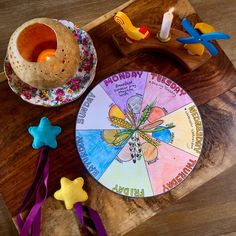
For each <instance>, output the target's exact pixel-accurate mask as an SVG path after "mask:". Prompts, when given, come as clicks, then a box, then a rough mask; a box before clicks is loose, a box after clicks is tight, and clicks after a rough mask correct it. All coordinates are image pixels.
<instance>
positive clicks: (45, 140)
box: [28, 117, 61, 149]
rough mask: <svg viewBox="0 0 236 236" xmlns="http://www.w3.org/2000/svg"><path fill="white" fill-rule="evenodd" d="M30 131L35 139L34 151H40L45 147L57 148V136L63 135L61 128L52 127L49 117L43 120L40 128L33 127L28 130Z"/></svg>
mask: <svg viewBox="0 0 236 236" xmlns="http://www.w3.org/2000/svg"><path fill="white" fill-rule="evenodd" d="M28 131H29V133H30V134H31V135H32V136H33V138H34V141H33V143H32V147H33V148H34V149H38V148H41V147H43V146H48V147H50V148H56V147H57V140H56V136H57V135H58V134H60V133H61V127H59V126H52V125H51V122H50V120H49V119H48V118H47V117H43V118H41V120H40V123H39V125H38V126H32V127H30V128H29V129H28Z"/></svg>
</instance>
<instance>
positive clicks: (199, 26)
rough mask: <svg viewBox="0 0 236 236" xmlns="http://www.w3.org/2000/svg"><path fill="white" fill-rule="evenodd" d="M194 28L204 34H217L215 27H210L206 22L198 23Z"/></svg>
mask: <svg viewBox="0 0 236 236" xmlns="http://www.w3.org/2000/svg"><path fill="white" fill-rule="evenodd" d="M194 28H195V29H198V30H199V31H200V32H201V33H202V34H206V33H212V32H215V28H214V27H213V26H211V25H208V24H206V23H204V22H202V23H197V24H196V25H195V27H194Z"/></svg>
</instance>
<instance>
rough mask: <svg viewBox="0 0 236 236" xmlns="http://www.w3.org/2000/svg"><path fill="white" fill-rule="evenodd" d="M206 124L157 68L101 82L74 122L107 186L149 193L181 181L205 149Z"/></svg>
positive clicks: (84, 151)
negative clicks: (204, 126) (203, 123)
mask: <svg viewBox="0 0 236 236" xmlns="http://www.w3.org/2000/svg"><path fill="white" fill-rule="evenodd" d="M202 143H203V126H202V120H201V117H200V114H199V112H198V109H197V107H196V105H195V104H194V102H193V101H192V99H191V98H190V96H189V95H188V94H187V93H186V92H185V91H184V90H183V89H182V88H181V87H180V86H179V85H178V84H176V83H175V82H174V81H172V80H170V79H168V78H166V77H164V76H162V75H158V74H155V73H149V72H144V71H127V72H122V73H119V74H115V75H112V76H110V77H108V78H107V79H105V80H104V81H103V82H101V83H100V84H98V85H97V86H96V87H95V88H94V89H93V90H92V91H91V92H90V93H89V94H88V95H87V97H86V98H85V100H84V102H83V104H82V105H81V107H80V110H79V113H78V116H77V122H76V144H77V149H78V152H79V154H80V158H81V160H82V162H83V164H84V165H85V167H86V168H87V170H88V171H89V173H90V174H91V175H92V176H93V177H94V178H95V179H96V180H97V181H98V182H100V183H101V184H102V185H104V186H105V187H106V188H108V189H110V190H112V191H113V192H116V193H119V194H121V195H125V196H129V197H150V196H154V195H159V194H162V193H165V192H167V191H169V190H171V189H173V188H174V187H176V186H177V185H179V184H180V183H181V182H182V181H183V180H184V179H186V177H187V176H188V175H189V174H190V173H191V171H192V170H193V168H194V166H195V165H196V163H197V160H198V158H199V155H200V153H201V150H202Z"/></svg>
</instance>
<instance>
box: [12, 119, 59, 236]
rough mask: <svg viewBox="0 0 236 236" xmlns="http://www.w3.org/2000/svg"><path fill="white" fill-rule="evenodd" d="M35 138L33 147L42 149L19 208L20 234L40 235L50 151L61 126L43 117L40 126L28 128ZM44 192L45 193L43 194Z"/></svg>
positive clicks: (17, 219)
mask: <svg viewBox="0 0 236 236" xmlns="http://www.w3.org/2000/svg"><path fill="white" fill-rule="evenodd" d="M28 131H29V133H30V135H31V136H33V138H34V140H33V143H32V147H33V148H34V149H41V153H40V156H39V160H38V165H37V169H36V173H35V177H34V180H33V182H32V184H31V186H30V188H29V189H28V191H27V193H26V195H25V197H24V200H23V202H22V204H21V206H20V207H19V209H18V215H17V217H16V222H17V225H18V229H19V235H20V236H28V235H30V234H31V235H32V236H39V235H40V222H41V208H42V206H43V203H44V201H45V200H46V198H47V193H48V176H49V160H48V152H49V149H50V148H53V149H55V148H56V147H57V141H56V136H57V135H59V134H60V133H61V127H59V126H52V125H51V123H50V121H49V119H48V118H46V117H43V118H41V120H40V123H39V125H38V126H32V127H30V128H29V129H28ZM42 192H43V194H42ZM33 197H34V205H33V207H32V208H31V209H30V211H29V213H28V214H27V216H26V217H25V218H24V219H23V218H22V216H21V213H23V212H24V211H25V210H26V209H27V208H28V206H29V204H30V202H31V201H32V199H33Z"/></svg>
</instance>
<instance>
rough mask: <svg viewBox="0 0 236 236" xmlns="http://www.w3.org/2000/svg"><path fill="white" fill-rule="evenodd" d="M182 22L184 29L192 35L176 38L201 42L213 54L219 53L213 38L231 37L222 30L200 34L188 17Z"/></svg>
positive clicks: (183, 41)
mask: <svg viewBox="0 0 236 236" xmlns="http://www.w3.org/2000/svg"><path fill="white" fill-rule="evenodd" d="M181 24H182V26H183V27H184V29H185V30H186V31H187V32H188V33H189V34H190V36H189V37H187V38H177V39H176V40H177V41H178V42H180V43H184V44H194V43H201V44H202V45H203V46H205V48H206V49H207V50H208V51H209V52H210V53H211V55H212V56H216V55H217V54H218V50H217V48H216V47H215V46H214V44H213V43H212V42H211V40H219V39H229V38H230V36H229V35H228V34H224V33H222V32H210V33H205V34H200V32H199V31H198V30H196V29H194V28H193V26H192V25H191V24H190V23H189V21H188V20H187V19H186V18H184V19H183V20H182V22H181Z"/></svg>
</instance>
